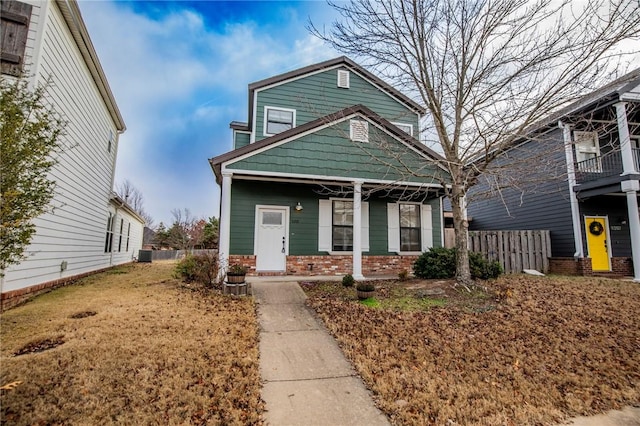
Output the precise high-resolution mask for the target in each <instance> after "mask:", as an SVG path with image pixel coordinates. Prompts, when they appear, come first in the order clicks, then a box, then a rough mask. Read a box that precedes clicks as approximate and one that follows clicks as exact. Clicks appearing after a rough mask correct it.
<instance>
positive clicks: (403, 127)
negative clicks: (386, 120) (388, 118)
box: [391, 123, 413, 136]
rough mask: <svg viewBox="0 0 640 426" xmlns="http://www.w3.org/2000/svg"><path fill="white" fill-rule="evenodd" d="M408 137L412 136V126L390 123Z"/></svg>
mask: <svg viewBox="0 0 640 426" xmlns="http://www.w3.org/2000/svg"><path fill="white" fill-rule="evenodd" d="M391 124H393V125H394V126H396V127H397V128H398V129H400V130H402V131H403V132H405V133H406V134H408V135H409V136H413V125H411V124H407V123H391Z"/></svg>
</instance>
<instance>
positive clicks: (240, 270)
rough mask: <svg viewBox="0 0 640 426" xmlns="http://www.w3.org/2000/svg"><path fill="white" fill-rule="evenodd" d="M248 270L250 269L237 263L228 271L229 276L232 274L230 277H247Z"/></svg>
mask: <svg viewBox="0 0 640 426" xmlns="http://www.w3.org/2000/svg"><path fill="white" fill-rule="evenodd" d="M248 270H249V268H248V267H246V266H244V265H238V264H237V263H234V264H233V265H231V266H229V269H228V270H227V274H230V275H246V274H247V271H248Z"/></svg>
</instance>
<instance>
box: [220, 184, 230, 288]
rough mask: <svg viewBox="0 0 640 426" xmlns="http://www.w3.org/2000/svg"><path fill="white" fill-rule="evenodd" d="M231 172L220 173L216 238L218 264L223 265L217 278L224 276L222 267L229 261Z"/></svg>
mask: <svg viewBox="0 0 640 426" xmlns="http://www.w3.org/2000/svg"><path fill="white" fill-rule="evenodd" d="M232 177H233V174H232V173H230V172H227V171H225V172H223V173H222V187H221V189H220V234H219V238H218V259H219V262H220V263H219V265H221V266H223V267H221V268H220V270H219V272H218V278H222V277H224V273H225V271H224V267H225V266H228V263H229V250H230V243H231V181H232Z"/></svg>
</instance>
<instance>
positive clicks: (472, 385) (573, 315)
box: [305, 275, 640, 425]
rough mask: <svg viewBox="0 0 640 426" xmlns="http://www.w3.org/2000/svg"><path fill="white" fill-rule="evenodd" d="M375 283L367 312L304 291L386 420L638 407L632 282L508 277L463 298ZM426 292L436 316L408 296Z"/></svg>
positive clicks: (334, 296)
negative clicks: (377, 304) (372, 305)
mask: <svg viewBox="0 0 640 426" xmlns="http://www.w3.org/2000/svg"><path fill="white" fill-rule="evenodd" d="M376 287H377V290H376V292H377V295H376V299H377V300H378V301H379V302H380V304H381V306H380V308H378V309H367V308H366V307H365V306H362V305H361V304H358V303H354V302H353V297H349V296H348V295H345V294H344V293H342V292H334V291H333V290H334V287H332V286H328V285H323V286H320V287H318V288H314V289H310V290H305V291H307V294H308V295H309V298H308V301H307V303H308V304H309V305H310V306H311V307H312V308H314V309H315V310H316V312H317V313H318V315H319V316H320V317H321V318H322V319H323V320H324V323H325V325H326V326H327V328H328V329H329V330H330V331H331V333H332V334H333V335H334V336H335V337H336V338H337V340H338V341H339V343H340V347H341V348H342V349H343V350H344V352H345V354H346V355H347V357H348V358H349V359H350V360H351V361H352V363H353V364H354V366H355V367H356V369H357V370H358V371H359V373H360V375H361V376H362V377H363V379H364V381H365V382H366V383H367V385H368V387H369V388H370V389H371V390H372V391H373V393H374V394H375V397H376V400H377V402H378V405H379V407H380V408H381V409H382V410H383V411H384V412H385V413H386V414H387V416H388V417H389V418H390V419H391V421H392V423H394V424H403V425H404V424H434V425H449V424H464V425H498V424H499V425H507V424H517V425H539V424H557V423H559V422H562V421H564V420H566V419H567V418H569V417H574V416H579V415H591V414H595V413H598V412H604V411H608V410H610V409H615V408H620V407H622V406H625V405H632V406H634V405H637V404H638V403H639V402H640V350H638V348H639V346H638V342H640V317H639V316H638V312H640V286H638V285H637V284H634V283H630V282H623V281H615V280H608V279H605V278H582V277H581V278H574V277H571V278H564V277H528V276H524V275H515V276H504V277H501V278H500V279H498V280H497V281H494V282H489V283H488V284H487V289H486V290H484V289H479V290H477V291H474V292H472V293H468V292H467V291H465V290H463V291H459V289H458V288H456V287H454V286H453V282H448V281H433V280H430V281H420V282H418V281H416V280H412V281H408V282H395V283H394V282H386V283H381V284H377V285H376ZM427 294H439V295H437V296H433V295H431V296H427V297H426V299H427V300H430V299H435V300H438V302H436V303H437V305H438V308H437V309H434V308H433V306H430V307H425V306H421V305H420V304H421V303H423V302H421V301H422V300H424V298H416V297H415V296H416V295H418V296H425V295H427ZM426 303H427V304H430V303H431V302H426ZM385 304H388V305H387V306H388V307H386V308H385V307H384V306H385ZM441 304H442V305H441Z"/></svg>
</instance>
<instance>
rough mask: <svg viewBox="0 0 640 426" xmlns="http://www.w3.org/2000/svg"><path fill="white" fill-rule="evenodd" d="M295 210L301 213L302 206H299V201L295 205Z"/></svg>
mask: <svg viewBox="0 0 640 426" xmlns="http://www.w3.org/2000/svg"><path fill="white" fill-rule="evenodd" d="M295 209H296V211H297V212H301V211H302V204H300V201H298V204H296V207H295Z"/></svg>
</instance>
